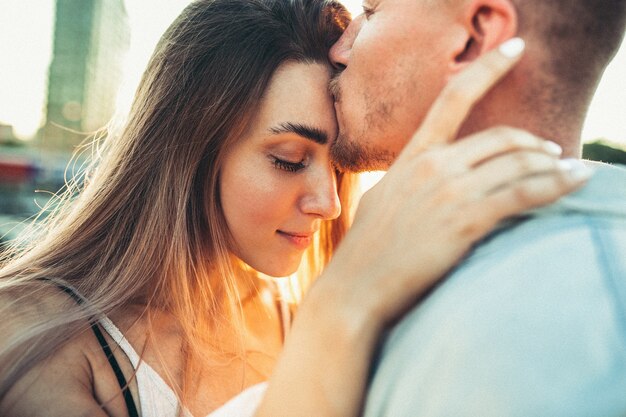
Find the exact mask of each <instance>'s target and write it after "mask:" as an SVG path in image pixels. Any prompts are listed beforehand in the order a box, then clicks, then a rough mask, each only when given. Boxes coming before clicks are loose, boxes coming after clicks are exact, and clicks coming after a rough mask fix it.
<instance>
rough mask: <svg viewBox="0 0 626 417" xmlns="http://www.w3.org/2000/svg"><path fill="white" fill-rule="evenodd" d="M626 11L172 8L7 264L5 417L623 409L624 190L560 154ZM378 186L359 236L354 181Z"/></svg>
mask: <svg viewBox="0 0 626 417" xmlns="http://www.w3.org/2000/svg"><path fill="white" fill-rule="evenodd" d="M625 19H626V4H625V3H624V1H615V0H603V1H599V0H598V1H592V0H586V1H585V0H567V1H564V0H563V1H551V2H544V1H539V0H454V1H445V2H444V1H440V2H435V1H430V0H371V1H370V0H367V1H366V2H365V3H364V13H363V15H361V16H358V17H357V18H356V19H355V20H354V21H352V22H350V21H349V19H348V17H347V14H346V12H345V10H344V9H343V8H342V6H341V5H340V4H338V3H335V2H333V1H322V0H200V1H196V2H194V3H192V4H191V5H190V6H188V8H187V9H185V11H184V12H183V13H182V14H181V16H180V17H179V18H178V19H177V20H176V21H175V22H174V23H173V24H172V26H171V27H170V28H169V29H168V31H167V32H166V33H165V35H164V36H163V38H162V39H161V41H160V43H159V45H158V46H157V49H156V51H155V53H154V55H153V57H152V59H151V62H150V63H149V66H148V68H147V70H146V72H145V74H144V77H143V79H142V82H141V84H140V86H139V89H138V91H137V95H136V98H135V102H134V104H133V107H132V109H131V114H130V115H129V118H128V121H127V123H126V125H125V127H124V129H123V130H122V131H121V132H120V133H119V134H111V135H109V137H108V138H107V139H106V140H105V142H104V143H103V144H102V146H101V148H100V149H98V156H99V159H98V160H97V161H96V162H95V163H94V166H93V169H92V172H91V173H90V181H89V184H88V185H87V186H86V188H85V189H84V190H83V191H82V192H81V193H80V195H79V196H78V197H76V198H75V199H72V189H70V190H68V192H67V193H66V195H65V197H64V198H62V199H61V200H60V201H59V203H58V207H57V208H56V210H57V212H56V213H53V215H51V216H50V217H49V220H48V222H47V223H45V224H44V226H43V229H44V230H42V231H41V232H40V234H37V235H36V236H34V235H32V236H27V238H30V241H31V242H30V244H28V243H24V244H22V245H16V246H15V248H14V250H13V253H12V255H10V256H11V258H10V259H9V258H7V259H6V261H5V262H4V266H3V268H2V269H1V270H0V314H1V315H2V317H3V320H2V322H1V323H0V414H1V415H3V416H23V415H46V416H83V415H90V416H116V417H117V416H135V415H141V416H144V417H145V416H174V415H193V416H196V417H199V416H206V415H207V414H208V415H211V416H214V417H218V416H228V415H231V416H252V415H256V416H312V415H315V416H349V415H358V414H360V413H364V414H365V415H366V416H379V415H381V416H522V415H523V416H578V415H580V416H619V415H623V414H624V412H626V399H625V398H626V396H624V395H623V393H624V392H625V391H626V346H625V345H626V340H625V337H626V328H625V327H624V326H626V281H624V279H625V277H626V264H625V263H624V262H625V261H624V260H623V259H624V256H623V253H624V249H626V209H625V207H626V205H625V203H626V201H625V200H626V197H625V195H626V191H625V188H626V185H625V184H626V173H625V172H624V171H623V170H621V169H618V168H613V167H609V166H604V165H597V166H594V168H593V169H594V171H595V172H594V175H593V177H592V178H591V179H589V176H590V172H589V168H585V166H584V165H582V164H581V163H576V162H573V161H571V160H565V161H560V160H559V154H560V153H561V150H562V152H563V154H564V156H566V157H569V158H576V157H578V155H579V145H580V143H579V141H580V129H581V124H582V121H583V119H584V114H585V110H586V108H587V105H588V103H589V100H590V98H591V95H592V94H593V91H594V88H595V86H596V83H597V82H598V79H599V78H600V76H601V73H602V71H603V68H604V67H605V66H606V64H607V63H608V61H609V60H610V58H611V56H612V55H613V53H614V52H615V50H616V49H617V47H618V45H619V43H620V40H621V38H622V36H623V33H624V23H625V22H624V21H625ZM518 35H519V36H522V37H523V38H524V39H525V40H526V41H527V47H526V50H525V51H522V50H523V49H524V43H523V42H522V41H521V40H519V39H516V38H515V37H516V36H518ZM512 38H513V39H512ZM327 57H330V61H331V62H332V64H333V65H334V66H335V68H336V69H337V70H339V71H338V72H339V74H338V76H337V77H336V78H335V79H333V80H332V81H331V74H332V71H331V68H330V65H329V62H328V60H327ZM511 67H512V69H511ZM509 70H510V72H508V73H507V71H509ZM498 80H500V81H499V82H498ZM496 82H497V85H496V86H495V87H493V88H492V89H491V90H490V91H489V93H487V95H486V96H485V97H484V98H482V99H480V100H479V98H480V97H481V96H482V94H483V93H484V92H485V91H487V90H488V89H489V87H490V85H492V84H494V83H496ZM329 83H330V84H331V86H332V87H331V90H332V91H333V93H334V96H335V98H336V101H335V103H334V107H335V110H336V116H335V112H334V111H333V99H332V96H331V95H330V94H329V93H328V89H327V85H328V84H329ZM475 102H476V104H475V105H474V103H475ZM472 106H473V107H472ZM470 109H471V111H470ZM500 125H509V126H513V127H510V128H509V127H495V128H494V127H493V126H500ZM518 128H524V129H527V131H524V130H518ZM534 135H539V136H542V137H547V138H551V139H553V140H554V141H555V142H557V143H558V144H559V145H560V146H558V145H556V144H554V143H551V142H545V141H543V140H541V139H538V138H537V137H536V136H534ZM392 162H393V165H392ZM387 168H389V171H388V174H387V175H386V176H385V177H384V178H383V180H382V181H381V182H380V183H379V184H378V185H377V186H375V187H374V188H373V189H372V190H370V191H369V192H367V193H366V194H365V195H364V196H363V198H362V199H361V202H360V204H359V207H358V210H357V211H356V213H354V216H352V211H351V206H350V198H351V194H352V193H351V192H352V189H353V180H354V178H353V176H352V175H351V174H350V173H349V172H350V171H353V170H367V169H387ZM588 179H589V181H588V183H586V185H584V186H583V188H582V189H580V190H579V191H578V192H576V193H575V194H571V195H567V196H566V197H564V198H562V199H560V200H559V201H558V202H557V203H554V204H552V205H550V206H546V207H544V208H540V209H536V210H534V211H528V209H531V208H534V207H538V206H541V205H545V204H548V203H550V202H553V201H555V200H557V199H558V198H559V197H561V196H563V195H565V194H568V193H569V192H571V191H573V190H575V189H578V188H579V187H581V186H582V185H583V183H585V182H586V180H588ZM70 188H71V187H70ZM513 215H515V217H513V218H511V216H513ZM505 218H509V220H508V221H506V222H504V223H503V222H501V220H503V219H505ZM350 225H351V228H350V230H349V232H347V233H346V231H347V229H348V227H349V226H350ZM494 229H495V230H494ZM490 232H491V233H490ZM344 235H345V238H344ZM487 235H488V236H487ZM485 237H486V239H484V238H485ZM340 241H341V245H340V246H338V245H339V243H340ZM478 242H480V243H479V244H477V243H478ZM475 244H477V245H476V246H475V247H474V248H473V249H472V250H471V251H470V248H471V247H472V246H473V245H475ZM331 256H332V261H330V259H331ZM460 259H463V260H462V261H461V262H460V263H459V260H460ZM326 265H327V266H326ZM324 267H325V268H324ZM322 270H323V271H322ZM296 271H297V272H296ZM294 272H296V274H294V275H293V278H290V279H289V281H288V282H283V281H279V280H274V279H271V278H268V277H267V275H269V276H287V275H291V274H292V273H294ZM318 275H319V277H318V278H317V279H316V280H315V282H314V283H313V282H312V279H313V278H315V277H317V276H318ZM444 276H446V280H445V281H443V282H441V283H440V284H438V286H436V287H435V288H434V289H433V286H434V285H435V284H436V283H437V282H438V281H439V280H440V279H441V278H442V277H444ZM279 284H281V285H279ZM302 294H304V297H303V299H302V301H301V302H299V303H298V306H297V315H296V316H295V319H294V320H293V323H291V317H292V310H294V306H295V301H299V298H300V296H301V295H302ZM294 300H295V301H294ZM418 301H419V303H417V302H418ZM287 332H289V334H288V335H287ZM387 333H388V334H387ZM385 334H387V337H386V338H385V342H384V343H383V344H382V345H381V344H380V342H381V340H383V339H382V335H385ZM270 374H271V377H270ZM268 378H269V383H266V382H264V381H266V380H268ZM366 391H367V395H366V394H365V393H366Z"/></svg>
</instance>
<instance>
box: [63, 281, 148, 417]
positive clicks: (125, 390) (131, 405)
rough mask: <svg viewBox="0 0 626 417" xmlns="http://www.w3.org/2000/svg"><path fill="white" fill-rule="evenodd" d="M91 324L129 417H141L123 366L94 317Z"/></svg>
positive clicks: (78, 299) (68, 290) (77, 298)
mask: <svg viewBox="0 0 626 417" xmlns="http://www.w3.org/2000/svg"><path fill="white" fill-rule="evenodd" d="M55 285H56V286H57V287H58V288H59V289H60V290H62V291H63V292H65V293H66V294H67V295H69V296H70V297H72V298H73V299H74V301H76V303H77V304H78V305H83V303H84V302H85V300H84V299H83V298H81V297H80V296H79V295H78V294H77V293H76V292H75V291H74V290H73V289H72V288H70V287H68V286H65V285H63V284H60V283H57V282H55ZM89 324H91V330H93V332H94V334H95V335H96V339H98V343H100V347H102V351H103V352H104V354H105V356H106V358H107V360H108V361H109V364H110V365H111V368H112V369H113V372H114V373H115V377H116V378H117V383H118V384H119V385H120V389H121V390H122V394H123V395H124V401H125V402H126V410H127V411H128V415H129V417H139V413H138V412H137V406H136V405H135V400H134V399H133V396H132V394H131V392H130V389H129V386H128V382H127V381H126V378H125V377H124V373H123V372H122V368H121V367H120V364H119V363H118V362H117V359H115V356H114V355H113V352H112V351H111V348H110V347H109V344H108V343H107V341H106V339H105V338H104V335H103V334H102V331H101V330H100V327H99V326H98V322H97V321H96V320H95V319H94V318H93V317H92V318H90V319H89Z"/></svg>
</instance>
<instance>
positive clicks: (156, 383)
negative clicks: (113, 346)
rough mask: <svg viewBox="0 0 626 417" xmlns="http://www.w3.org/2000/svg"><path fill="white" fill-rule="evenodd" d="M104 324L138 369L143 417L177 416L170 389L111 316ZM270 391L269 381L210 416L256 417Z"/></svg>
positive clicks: (174, 396)
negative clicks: (268, 388) (266, 393)
mask: <svg viewBox="0 0 626 417" xmlns="http://www.w3.org/2000/svg"><path fill="white" fill-rule="evenodd" d="M100 324H101V325H102V327H103V328H104V330H106V332H107V333H108V334H109V335H110V336H111V338H112V339H113V340H114V341H115V342H116V343H117V344H118V345H119V347H120V348H121V349H122V351H124V353H125V354H126V356H128V359H129V360H130V362H131V363H132V365H133V368H134V369H135V372H136V374H135V378H136V380H137V387H138V390H139V409H140V414H141V416H142V417H177V416H178V408H179V406H180V404H179V402H178V398H177V397H176V394H175V393H174V391H173V390H172V389H171V388H170V386H169V385H167V383H166V382H165V381H164V380H163V378H161V376H160V375H159V374H158V373H157V372H156V371H155V370H154V369H153V368H152V367H151V366H150V365H148V364H147V363H146V362H143V361H142V360H141V358H140V357H139V355H138V354H137V352H136V351H135V349H134V348H133V347H132V346H131V344H130V343H129V342H128V340H126V338H125V337H124V335H123V334H122V332H121V331H120V330H119V329H118V328H117V326H115V324H113V322H112V321H111V320H110V319H109V318H108V317H105V316H103V317H101V318H100ZM266 389H267V383H266V382H262V383H260V384H257V385H253V386H251V387H249V388H247V389H245V390H244V391H242V392H241V393H240V394H239V395H237V396H235V397H234V398H232V399H231V400H230V401H228V402H227V403H226V404H224V405H223V406H222V407H220V408H218V409H217V410H215V411H213V412H212V413H210V414H209V415H208V416H207V417H252V416H254V413H255V412H256V410H257V408H258V407H259V405H260V404H261V400H262V399H263V395H264V394H265V390H266ZM183 415H184V416H186V417H193V416H192V414H191V413H190V412H189V410H187V409H183Z"/></svg>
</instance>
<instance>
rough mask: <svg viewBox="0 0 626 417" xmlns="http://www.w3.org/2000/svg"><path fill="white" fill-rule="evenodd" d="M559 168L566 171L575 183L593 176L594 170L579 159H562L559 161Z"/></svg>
mask: <svg viewBox="0 0 626 417" xmlns="http://www.w3.org/2000/svg"><path fill="white" fill-rule="evenodd" d="M559 168H560V169H561V170H563V171H566V172H567V174H568V175H569V177H570V178H571V179H573V180H574V181H582V180H586V179H588V178H590V177H591V175H593V170H592V169H591V168H589V167H588V166H587V165H585V164H583V163H582V162H581V161H580V160H578V159H573V158H571V159H562V160H560V161H559Z"/></svg>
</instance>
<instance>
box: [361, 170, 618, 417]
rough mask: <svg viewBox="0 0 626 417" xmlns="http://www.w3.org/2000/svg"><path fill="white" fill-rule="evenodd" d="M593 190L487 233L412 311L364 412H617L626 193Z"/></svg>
mask: <svg viewBox="0 0 626 417" xmlns="http://www.w3.org/2000/svg"><path fill="white" fill-rule="evenodd" d="M609 173H611V172H609ZM618 174H619V175H622V174H621V173H618ZM602 184H605V185H606V181H602ZM622 185H623V184H622ZM622 185H620V184H617V186H622ZM598 186H599V184H598V183H596V184H594V185H593V187H592V188H590V189H588V190H583V191H582V192H581V193H580V194H579V195H576V196H573V197H572V198H570V199H569V200H567V201H564V202H561V204H560V205H559V206H557V207H552V208H550V209H547V210H540V211H537V212H533V213H530V214H529V215H528V216H527V217H526V218H521V219H517V220H516V221H513V222H511V223H510V224H508V225H507V226H506V227H504V228H502V229H500V230H498V231H496V232H495V233H494V234H493V235H492V236H490V237H489V238H487V239H486V240H485V241H484V242H482V243H481V244H480V245H479V246H478V247H477V248H476V249H475V251H473V253H472V254H471V255H470V256H469V257H468V258H467V259H466V260H465V261H464V262H463V263H462V264H461V266H459V267H458V268H456V269H455V270H454V271H453V272H452V273H451V274H450V276H449V277H448V278H447V279H446V280H445V281H444V282H443V283H442V284H441V285H440V286H439V287H438V288H437V289H436V290H435V291H433V292H432V293H431V294H430V295H429V297H428V298H427V299H425V300H423V301H422V302H421V303H420V305H418V306H417V307H416V308H414V309H413V311H411V312H410V313H409V314H408V315H407V316H406V317H405V318H404V319H403V320H402V321H401V322H400V323H399V325H398V326H396V328H395V329H394V330H393V331H392V332H391V333H390V337H389V339H388V340H387V343H386V344H385V347H384V349H383V355H382V359H381V362H380V363H379V366H378V367H377V369H376V372H375V377H374V380H373V382H372V390H371V393H370V398H369V399H368V407H367V411H368V412H367V413H366V416H374V415H394V416H403V415H415V416H443V415H455V416H474V415H481V416H496V415H498V416H522V415H524V416H533V415H536V416H539V415H541V416H543V415H554V416H566V415H567V416H577V415H603V416H612V415H623V414H616V413H614V412H613V410H619V411H620V412H621V413H623V412H626V399H624V400H622V397H623V392H624V390H626V257H625V256H624V255H623V254H624V253H626V211H625V210H626V193H624V194H623V196H620V193H621V192H619V193H613V194H610V193H606V195H607V198H606V201H600V199H599V198H597V197H596V194H597V193H598V189H597V187H598ZM603 195H604V194H603ZM620 201H621V202H623V205H620V204H617V203H619V202H620ZM599 392H601V393H603V394H602V395H598V393H599ZM409 396H410V397H411V398H412V399H411V400H410V401H408V400H401V398H408V397H409ZM477 398H479V400H477ZM624 398H626V397H624ZM451 399H454V400H453V401H450V400H451ZM620 401H621V402H620ZM418 406H419V412H418V411H417V407H418ZM602 407H609V408H602ZM383 410H384V411H383ZM424 410H431V411H432V412H431V411H424ZM577 410H583V411H577ZM584 410H593V411H589V412H588V413H587V414H585V412H584ZM581 412H582V414H580V413H581ZM589 413H591V414H589ZM594 413H595V414H594Z"/></svg>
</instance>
